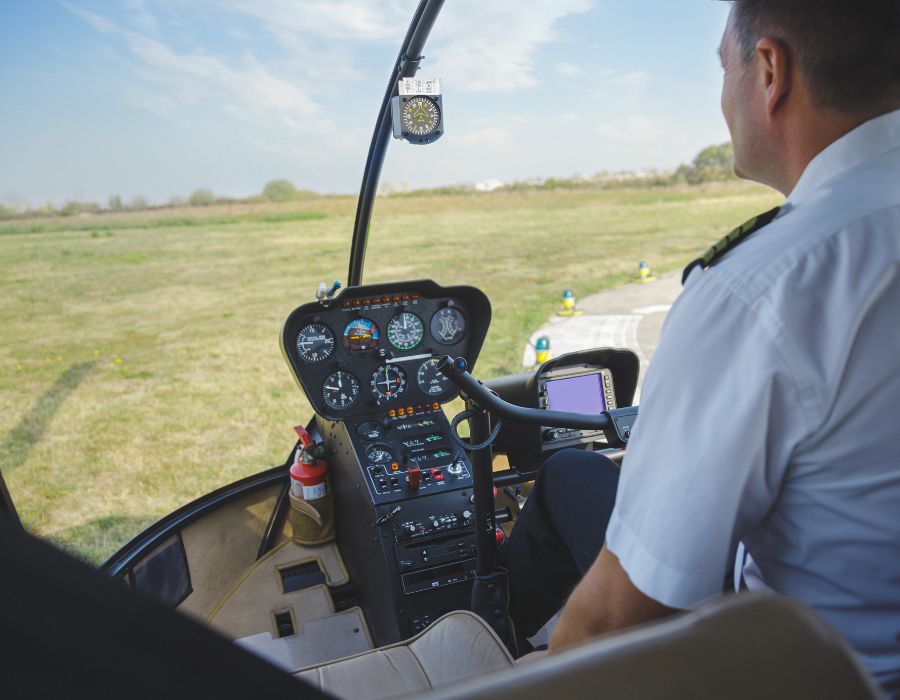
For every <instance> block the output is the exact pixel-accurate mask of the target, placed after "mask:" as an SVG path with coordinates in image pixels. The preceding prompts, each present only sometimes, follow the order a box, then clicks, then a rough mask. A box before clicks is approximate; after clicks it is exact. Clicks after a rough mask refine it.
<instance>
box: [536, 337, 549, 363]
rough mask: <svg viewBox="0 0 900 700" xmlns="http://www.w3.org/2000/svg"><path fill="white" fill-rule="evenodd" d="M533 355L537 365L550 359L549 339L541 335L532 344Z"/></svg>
mask: <svg viewBox="0 0 900 700" xmlns="http://www.w3.org/2000/svg"><path fill="white" fill-rule="evenodd" d="M534 354H535V357H536V358H537V363H538V364H539V365H542V364H544V363H545V362H546V361H547V360H549V359H550V337H549V336H546V335H542V336H541V337H540V338H538V339H537V342H536V343H535V344H534Z"/></svg>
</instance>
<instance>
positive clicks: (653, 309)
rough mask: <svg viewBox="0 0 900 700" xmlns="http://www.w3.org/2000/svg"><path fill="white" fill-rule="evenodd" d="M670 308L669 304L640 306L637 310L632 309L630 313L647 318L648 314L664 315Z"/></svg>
mask: <svg viewBox="0 0 900 700" xmlns="http://www.w3.org/2000/svg"><path fill="white" fill-rule="evenodd" d="M671 308H672V305H671V304H656V305H655V306H642V307H641V308H639V309H632V310H631V313H633V314H640V315H641V316H647V315H649V314H664V313H667V312H668V311H669V309H671Z"/></svg>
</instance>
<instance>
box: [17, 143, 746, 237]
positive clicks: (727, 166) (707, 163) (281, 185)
mask: <svg viewBox="0 0 900 700" xmlns="http://www.w3.org/2000/svg"><path fill="white" fill-rule="evenodd" d="M734 177H735V175H734V153H733V151H732V147H731V143H722V144H718V145H713V146H707V147H706V148H704V149H703V150H702V151H700V152H699V153H698V154H697V155H696V156H695V157H694V159H693V160H692V161H691V162H690V163H684V164H682V165H679V166H678V167H677V168H676V169H675V170H673V171H670V172H657V171H649V172H644V173H608V172H600V173H597V174H595V175H593V176H591V177H572V178H547V179H542V180H526V181H522V182H513V183H509V184H506V185H504V186H503V187H502V188H500V189H505V190H519V189H554V188H585V187H597V186H600V187H616V186H619V187H665V186H669V185H700V184H704V183H707V182H719V181H725V180H731V179H734ZM471 189H474V187H472V186H457V187H440V188H437V189H427V190H413V191H412V192H408V193H406V194H417V193H419V194H441V193H455V192H463V191H468V190H471ZM318 196H320V195H319V194H317V193H316V192H313V191H312V190H306V189H300V188H298V187H295V186H294V184H293V183H292V182H290V181H289V180H285V179H278V180H270V181H269V182H267V183H266V185H265V187H263V189H262V192H260V193H259V194H258V195H254V196H252V197H245V198H242V199H241V198H238V199H235V198H230V197H218V196H216V195H215V194H214V193H213V192H212V191H211V190H209V189H206V188H200V189H196V190H194V191H193V192H192V193H191V194H190V196H188V197H187V198H184V197H173V198H172V199H170V200H169V201H168V203H166V204H164V205H157V206H156V207H152V208H161V207H183V206H192V207H206V206H210V205H213V204H232V203H236V202H249V203H252V202H290V201H296V200H300V199H308V198H310V197H318ZM150 208H151V205H150V204H149V203H148V202H147V200H146V199H145V198H144V197H141V196H136V197H132V198H131V199H130V200H128V201H127V202H126V201H124V200H123V199H122V197H121V195H118V194H114V195H112V196H111V197H109V199H108V200H107V202H106V206H102V205H101V204H99V203H98V202H85V201H78V200H69V201H67V202H66V203H65V204H63V205H62V206H60V207H55V206H54V205H53V204H51V203H47V204H45V205H43V206H40V207H36V208H32V207H27V208H21V209H20V208H10V207H5V206H3V205H2V204H0V219H12V218H27V217H35V216H76V215H78V214H99V213H102V212H123V211H141V210H144V209H150Z"/></svg>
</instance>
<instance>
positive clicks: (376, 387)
mask: <svg viewBox="0 0 900 700" xmlns="http://www.w3.org/2000/svg"><path fill="white" fill-rule="evenodd" d="M369 384H370V386H371V387H372V393H373V394H374V395H375V400H376V401H379V402H381V401H390V400H391V399H396V398H397V397H398V396H400V394H402V393H403V392H404V391H406V372H404V371H403V369H402V368H400V367H398V366H397V365H381V367H379V368H378V369H376V370H375V372H374V374H372V381H371V382H369Z"/></svg>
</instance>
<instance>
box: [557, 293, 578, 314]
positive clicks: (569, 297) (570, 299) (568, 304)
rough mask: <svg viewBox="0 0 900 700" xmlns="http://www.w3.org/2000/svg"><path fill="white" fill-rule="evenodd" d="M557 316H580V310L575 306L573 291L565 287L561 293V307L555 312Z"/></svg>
mask: <svg viewBox="0 0 900 700" xmlns="http://www.w3.org/2000/svg"><path fill="white" fill-rule="evenodd" d="M556 313H557V314H558V315H559V316H580V315H581V314H582V312H581V311H579V310H578V309H576V308H575V293H574V292H573V291H572V290H571V289H567V290H566V291H564V292H563V294H562V308H561V309H560V310H559V311H557V312H556Z"/></svg>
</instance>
